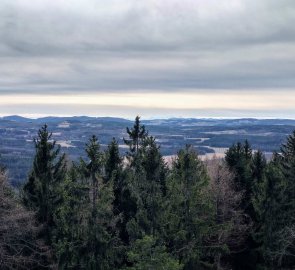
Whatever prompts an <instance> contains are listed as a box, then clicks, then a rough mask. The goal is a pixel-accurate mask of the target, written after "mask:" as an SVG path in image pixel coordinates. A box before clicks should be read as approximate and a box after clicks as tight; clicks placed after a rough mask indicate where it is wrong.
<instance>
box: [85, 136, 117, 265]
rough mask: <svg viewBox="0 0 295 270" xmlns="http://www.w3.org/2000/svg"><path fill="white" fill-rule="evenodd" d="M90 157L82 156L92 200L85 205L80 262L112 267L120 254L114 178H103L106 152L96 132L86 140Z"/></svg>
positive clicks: (86, 182)
mask: <svg viewBox="0 0 295 270" xmlns="http://www.w3.org/2000/svg"><path fill="white" fill-rule="evenodd" d="M85 151H86V154H87V160H86V161H85V160H83V159H81V165H80V171H81V176H82V177H84V179H85V180H84V181H83V182H84V183H85V184H86V185H87V186H88V189H89V204H88V205H85V211H88V213H87V216H86V220H85V222H86V224H87V225H86V229H85V235H84V244H83V248H82V251H81V252H82V253H83V254H85V256H84V257H82V258H81V262H80V263H81V264H82V265H83V267H84V268H86V269H98V270H99V269H113V267H114V263H115V261H116V258H117V254H116V251H117V249H116V248H115V247H117V245H118V241H117V240H118V238H117V235H116V232H115V224H116V218H115V216H114V213H113V208H112V204H113V201H114V195H113V185H112V181H109V182H107V183H104V182H103V178H104V177H103V172H104V166H103V162H104V161H103V153H102V152H101V151H100V145H99V142H98V140H97V138H96V136H92V138H91V139H90V140H89V143H88V144H86V149H85Z"/></svg>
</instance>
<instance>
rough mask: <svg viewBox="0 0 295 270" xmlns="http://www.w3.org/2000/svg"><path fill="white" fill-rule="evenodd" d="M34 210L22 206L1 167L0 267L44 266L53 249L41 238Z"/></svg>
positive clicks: (33, 267) (40, 267) (32, 267)
mask: <svg viewBox="0 0 295 270" xmlns="http://www.w3.org/2000/svg"><path fill="white" fill-rule="evenodd" d="M39 231H40V227H38V226H37V225H36V222H35V218H34V213H32V212H28V211H27V210H26V209H24V208H23V207H22V205H21V204H20V203H19V201H18V200H17V198H16V197H15V194H14V192H13V191H12V189H11V188H10V187H9V185H8V184H7V176H6V173H5V171H3V170H0V268H1V269H3V270H5V269H44V268H53V266H49V265H48V259H49V257H50V250H49V249H48V247H47V246H46V245H44V243H43V241H42V240H40V239H38V237H37V236H38V234H39Z"/></svg>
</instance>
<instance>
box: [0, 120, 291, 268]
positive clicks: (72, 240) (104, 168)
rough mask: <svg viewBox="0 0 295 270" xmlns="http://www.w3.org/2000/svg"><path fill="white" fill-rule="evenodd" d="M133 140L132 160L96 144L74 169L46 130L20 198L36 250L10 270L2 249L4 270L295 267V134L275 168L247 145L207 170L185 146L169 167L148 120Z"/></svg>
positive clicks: (114, 147)
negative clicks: (50, 269)
mask: <svg viewBox="0 0 295 270" xmlns="http://www.w3.org/2000/svg"><path fill="white" fill-rule="evenodd" d="M127 134H128V138H126V139H124V142H125V144H126V145H127V146H128V151H127V153H126V155H124V156H121V155H120V152H119V146H118V142H117V141H116V139H115V138H114V139H113V140H112V141H111V142H110V144H109V145H108V147H107V149H106V150H105V151H103V150H101V148H100V144H99V141H98V138H96V136H93V137H91V138H90V139H89V142H88V143H87V144H86V147H85V152H86V158H85V159H82V158H81V159H80V161H79V162H71V161H69V160H68V158H67V157H66V156H65V155H64V154H62V153H60V147H59V146H58V145H56V143H55V141H54V140H53V139H52V138H51V136H52V134H51V133H50V132H49V131H48V128H47V126H46V125H45V126H44V127H42V128H41V129H40V130H39V133H38V137H37V139H36V140H35V148H36V155H35V158H34V162H33V166H32V170H31V173H30V175H29V177H28V180H27V182H26V183H25V185H24V187H23V189H22V191H21V192H20V198H21V199H17V198H14V199H13V200H14V201H15V204H18V205H21V204H22V205H24V206H25V208H23V206H21V207H22V208H21V209H23V211H24V212H25V211H27V212H28V213H29V215H30V216H32V213H34V216H35V220H34V219H32V218H31V219H30V224H31V227H32V228H31V230H33V231H34V237H31V239H28V246H30V245H32V247H31V249H29V248H23V249H22V250H21V251H16V252H19V254H21V256H22V257H21V260H20V263H17V262H18V261H16V263H15V264H13V267H11V265H9V264H8V263H6V261H5V256H6V254H7V253H9V252H11V254H12V255H13V252H14V250H13V246H11V247H10V246H9V243H7V244H6V245H5V246H3V247H2V246H1V244H0V264H2V266H1V269H25V268H28V266H29V268H30V269H43V268H44V269H48V268H52V269H90V270H94V269H98V270H99V269H102V270H105V269H106V270H107V269H134V270H151V269H153V270H160V269H167V270H173V269H175V270H176V269H185V270H188V269H192V270H194V269H196V270H197V269H201V270H202V269H204V270H205V269H218V270H219V269H237V270H239V269H294V266H295V222H294V218H295V133H294V134H292V135H290V136H289V138H288V139H287V142H286V144H284V145H283V146H282V149H281V152H280V153H275V154H274V156H273V158H272V160H271V161H270V162H267V161H266V159H265V157H264V155H263V153H261V152H260V151H258V152H253V151H252V149H251V147H250V145H249V143H248V142H247V141H246V142H245V143H237V144H234V145H233V146H232V147H231V148H230V149H229V150H228V151H227V153H226V157H225V159H224V160H217V159H214V160H210V161H206V162H202V161H201V160H200V159H199V157H198V155H197V153H196V152H195V151H194V149H193V148H192V147H191V146H186V147H185V148H184V149H182V150H180V151H179V152H178V154H177V156H176V157H175V159H174V160H173V162H172V164H170V165H169V166H168V165H167V164H166V163H165V161H164V159H163V157H162V155H161V152H160V147H159V146H158V145H157V143H156V140H155V138H154V137H152V136H150V135H149V134H148V132H147V130H146V129H145V127H144V126H143V125H142V124H141V123H140V118H139V117H136V119H135V123H134V126H133V127H132V128H127ZM0 184H1V183H0ZM0 188H2V187H1V186H0ZM0 191H1V190H0ZM0 195H1V193H0ZM7 196H8V195H7ZM9 196H13V195H9ZM0 203H1V200H0ZM2 210H3V205H2V204H1V205H0V211H2ZM0 219H1V213H0ZM25 221H26V220H25ZM23 222H24V221H23ZM1 227H2V228H4V227H5V225H2V224H1V225H0V240H1V239H2V238H3V233H2V230H1ZM35 227H36V228H38V229H35ZM11 245H13V243H11ZM30 250H31V251H30ZM5 252H6V253H5ZM9 254H10V253H9ZM32 254H33V258H34V259H35V260H30V261H29V262H28V263H23V261H26V258H32ZM12 255H11V256H12ZM14 255H15V256H16V258H17V254H14ZM36 258H37V259H36Z"/></svg>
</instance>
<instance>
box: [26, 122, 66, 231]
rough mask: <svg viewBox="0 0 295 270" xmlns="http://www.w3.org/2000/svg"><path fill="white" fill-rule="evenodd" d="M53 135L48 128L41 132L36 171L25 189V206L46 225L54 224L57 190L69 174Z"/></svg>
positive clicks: (37, 141)
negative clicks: (35, 213) (34, 212)
mask: <svg viewBox="0 0 295 270" xmlns="http://www.w3.org/2000/svg"><path fill="white" fill-rule="evenodd" d="M51 136H52V134H51V133H50V132H48V130H47V125H44V126H43V127H42V128H41V129H40V130H39V132H38V137H37V138H36V139H35V149H36V154H35V158H34V162H33V168H32V171H31V173H30V175H29V179H28V182H27V183H26V184H25V185H24V187H23V200H24V204H25V205H26V206H27V207H28V208H29V209H31V210H34V211H36V212H37V218H38V220H39V221H40V222H42V223H45V224H47V226H52V225H53V224H52V223H53V212H54V208H55V205H56V204H57V202H58V200H59V198H58V192H57V188H58V186H59V184H60V183H61V182H62V181H63V180H64V178H65V174H66V164H65V155H61V156H60V155H59V154H60V147H58V146H56V142H55V141H52V139H51Z"/></svg>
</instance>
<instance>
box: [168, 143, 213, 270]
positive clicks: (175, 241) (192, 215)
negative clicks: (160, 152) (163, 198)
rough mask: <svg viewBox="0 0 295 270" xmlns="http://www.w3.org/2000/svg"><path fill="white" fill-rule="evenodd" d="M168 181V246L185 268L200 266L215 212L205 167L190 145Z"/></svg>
mask: <svg viewBox="0 0 295 270" xmlns="http://www.w3.org/2000/svg"><path fill="white" fill-rule="evenodd" d="M167 185H168V192H167V196H168V201H167V205H166V207H167V212H166V215H167V216H166V234H167V242H168V247H169V249H170V251H171V252H172V254H174V256H175V257H176V258H178V259H179V261H180V262H181V263H183V264H184V265H185V267H184V269H201V265H202V264H203V263H204V262H203V260H202V259H203V258H204V256H205V248H204V243H203V239H204V238H205V237H206V236H208V235H209V232H210V227H211V225H212V223H211V222H212V217H213V212H212V211H211V209H212V208H211V206H210V200H209V197H208V195H207V192H206V188H207V186H208V176H207V174H206V170H205V167H204V165H203V164H202V162H201V161H200V160H199V158H198V156H197V154H196V152H195V151H194V150H193V149H192V148H191V147H190V146H186V148H185V149H184V150H180V151H179V152H178V155H177V158H176V160H175V161H174V163H173V167H172V172H171V175H170V177H169V180H168V183H167Z"/></svg>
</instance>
